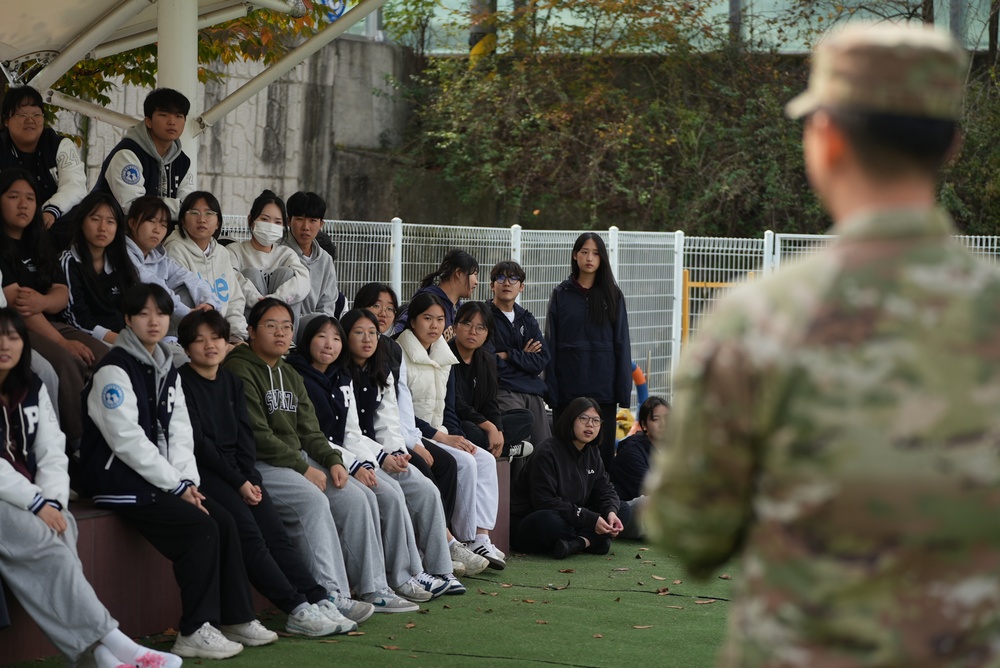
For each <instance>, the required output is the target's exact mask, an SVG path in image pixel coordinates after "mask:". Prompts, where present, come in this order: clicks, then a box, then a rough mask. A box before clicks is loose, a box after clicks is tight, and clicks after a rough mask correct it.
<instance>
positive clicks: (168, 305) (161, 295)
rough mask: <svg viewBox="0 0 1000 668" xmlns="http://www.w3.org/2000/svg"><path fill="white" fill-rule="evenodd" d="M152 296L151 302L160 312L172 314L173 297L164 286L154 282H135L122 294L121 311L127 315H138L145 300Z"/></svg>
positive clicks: (144, 304) (144, 306)
mask: <svg viewBox="0 0 1000 668" xmlns="http://www.w3.org/2000/svg"><path fill="white" fill-rule="evenodd" d="M150 297H152V298H153V303H154V304H156V308H157V309H158V310H159V311H160V313H162V314H164V315H173V314H174V299H173V297H171V296H170V293H169V292H167V290H166V288H164V287H162V286H160V285H157V284H156V283H136V284H135V285H133V286H132V287H131V288H129V289H128V290H126V291H125V294H124V295H122V313H123V314H124V315H127V316H129V317H132V316H134V315H139V313H140V312H141V311H142V309H144V308H146V302H148V301H149V298H150Z"/></svg>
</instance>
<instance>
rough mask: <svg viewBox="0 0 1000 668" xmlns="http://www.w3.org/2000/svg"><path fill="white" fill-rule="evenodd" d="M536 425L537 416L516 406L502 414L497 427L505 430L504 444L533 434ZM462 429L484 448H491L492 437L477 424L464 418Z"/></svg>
mask: <svg viewBox="0 0 1000 668" xmlns="http://www.w3.org/2000/svg"><path fill="white" fill-rule="evenodd" d="M534 425H535V416H534V415H532V414H531V411H529V410H528V409H527V408H515V409H514V410H512V411H507V412H505V413H503V414H502V415H501V416H500V424H498V425H497V427H499V428H500V431H502V432H503V443H504V445H513V444H515V443H520V442H521V441H523V440H525V439H526V438H528V437H529V436H531V428H532V427H533V426H534ZM462 431H464V432H465V437H466V438H467V439H469V440H470V441H472V442H473V443H475V444H476V445H478V446H479V447H480V448H482V449H483V450H489V449H490V439H489V437H488V436H487V435H486V432H485V431H484V430H483V429H482V428H481V427H480V426H479V425H477V424H475V423H472V422H469V421H468V420H462Z"/></svg>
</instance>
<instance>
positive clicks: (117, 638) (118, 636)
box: [101, 629, 141, 663]
mask: <svg viewBox="0 0 1000 668" xmlns="http://www.w3.org/2000/svg"><path fill="white" fill-rule="evenodd" d="M101 644H102V645H104V646H105V647H107V648H108V650H110V652H111V653H112V654H114V655H115V656H116V657H118V660H119V661H120V662H122V663H134V661H132V658H133V657H134V656H135V653H136V652H137V651H138V650H139V649H141V648H140V646H139V643H137V642H136V641H134V640H132V639H131V638H129V637H128V636H127V635H125V634H124V633H122V632H121V631H120V630H119V629H114V630H113V631H111V632H110V633H109V634H108V635H106V636H104V637H103V638H101Z"/></svg>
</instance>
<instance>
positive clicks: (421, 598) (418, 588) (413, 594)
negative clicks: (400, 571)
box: [396, 577, 434, 603]
mask: <svg viewBox="0 0 1000 668" xmlns="http://www.w3.org/2000/svg"><path fill="white" fill-rule="evenodd" d="M396 593H397V594H399V595H400V596H402V597H403V598H405V599H406V600H408V601H413V602H415V603H424V602H425V601H429V600H431V599H432V598H434V595H433V594H431V593H430V592H429V591H427V590H426V589H424V586H423V585H422V584H421V583H420V582H418V581H417V578H415V577H412V578H410V579H409V580H407V581H406V582H404V583H403V584H401V585H399V586H398V587H396Z"/></svg>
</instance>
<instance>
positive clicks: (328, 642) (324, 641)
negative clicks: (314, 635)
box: [319, 640, 340, 645]
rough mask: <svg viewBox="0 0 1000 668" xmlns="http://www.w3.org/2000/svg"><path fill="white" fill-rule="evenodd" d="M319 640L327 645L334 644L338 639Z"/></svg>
mask: <svg viewBox="0 0 1000 668" xmlns="http://www.w3.org/2000/svg"><path fill="white" fill-rule="evenodd" d="M319 642H321V643H325V644H327V645H336V644H337V643H339V642H340V641H339V640H320V641H319Z"/></svg>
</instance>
